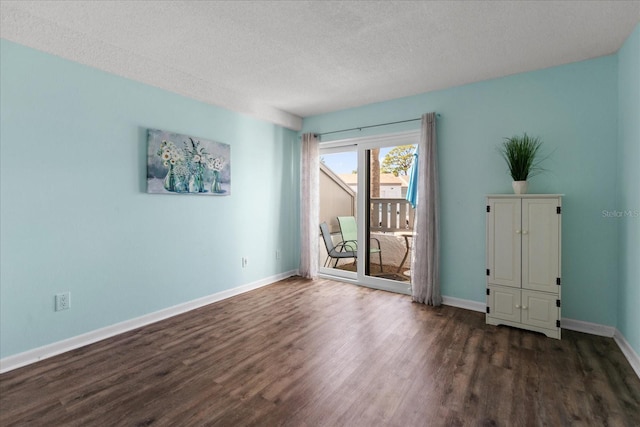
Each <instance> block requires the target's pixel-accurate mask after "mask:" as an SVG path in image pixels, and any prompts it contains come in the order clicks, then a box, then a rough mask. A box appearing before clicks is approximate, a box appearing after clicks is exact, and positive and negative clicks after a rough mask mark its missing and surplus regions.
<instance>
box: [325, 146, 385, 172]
mask: <svg viewBox="0 0 640 427" xmlns="http://www.w3.org/2000/svg"><path fill="white" fill-rule="evenodd" d="M392 148H394V147H383V148H380V162H381V163H382V159H384V156H386V155H387V153H388V152H389V151H391V149H392ZM320 159H322V160H323V161H324V164H325V165H327V166H328V167H329V169H331V170H332V171H333V172H335V173H338V174H340V173H351V172H353V171H354V170H356V169H358V152H357V151H349V152H345V153H332V154H320Z"/></svg>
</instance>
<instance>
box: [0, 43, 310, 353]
mask: <svg viewBox="0 0 640 427" xmlns="http://www.w3.org/2000/svg"><path fill="white" fill-rule="evenodd" d="M0 48H1V51H0V53H1V54H0V57H1V58H2V60H1V61H0V64H1V69H0V74H1V81H0V87H1V91H0V108H1V113H2V114H1V122H0V128H1V133H0V141H1V146H0V154H1V190H2V191H1V201H0V206H1V211H0V213H1V215H0V219H1V222H0V224H1V236H2V239H1V252H0V254H1V258H0V271H1V276H0V296H1V298H0V324H1V326H0V357H6V356H9V355H13V354H16V353H19V352H23V351H25V350H29V349H33V348H36V347H39V346H42V345H45V344H49V343H53V342H56V341H59V340H62V339H65V338H69V337H73V336H76V335H78V334H81V333H84V332H88V331H91V330H95V329H97V328H101V327H104V326H107V325H111V324H114V323H117V322H121V321H124V320H128V319H132V318H135V317H137V316H141V315H144V314H148V313H151V312H154V311H157V310H160V309H164V308H167V307H170V306H173V305H176V304H180V303H183V302H186V301H190V300H193V299H196V298H199V297H203V296H206V295H210V294H213V293H216V292H219V291H222V290H225V289H229V288H233V287H237V286H239V285H243V284H247V283H251V282H255V281H257V280H261V279H264V278H267V277H271V276H273V275H276V274H278V273H282V272H286V271H290V270H294V269H297V267H298V249H297V248H298V232H297V229H298V227H297V225H296V224H297V210H298V209H297V203H298V184H297V183H298V182H299V178H298V166H297V162H298V142H297V135H296V133H295V132H292V131H289V130H285V129H283V128H280V127H278V126H275V125H272V124H268V123H265V122H261V121H258V120H254V119H252V118H249V117H246V116H243V115H240V114H236V113H232V112H229V111H227V110H224V109H222V108H217V107H213V106H210V105H206V104H203V103H200V102H197V101H193V100H190V99H187V98H184V97H181V96H178V95H175V94H172V93H169V92H165V91H162V90H159V89H156V88H153V87H150V86H146V85H143V84H140V83H136V82H133V81H130V80H127V79H123V78H120V77H117V76H113V75H110V74H107V73H103V72H101V71H97V70H95V69H91V68H88V67H85V66H82V65H79V64H76V63H72V62H69V61H66V60H62V59H59V58H57V57H53V56H51V55H47V54H43V53H40V52H37V51H34V50H32V49H29V48H25V47H23V46H20V45H17V44H14V43H10V42H7V41H5V40H2V42H1V45H0ZM147 128H159V129H166V130H170V131H174V132H178V133H184V134H189V135H193V136H197V137H201V138H204V139H211V140H215V141H220V142H224V143H227V144H230V145H231V157H232V165H231V171H232V172H231V173H232V195H231V196H228V197H219V198H215V197H198V196H179V195H149V194H146V193H145V191H146V181H145V174H146V129H147ZM276 249H279V250H281V251H282V259H281V260H280V261H276V259H275V251H276ZM242 256H247V257H248V258H249V265H248V267H247V268H245V269H243V268H242V267H241V257H242ZM63 291H71V309H70V310H68V311H62V312H54V309H53V308H54V294H56V293H59V292H63Z"/></svg>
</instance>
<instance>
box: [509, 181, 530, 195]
mask: <svg viewBox="0 0 640 427" xmlns="http://www.w3.org/2000/svg"><path fill="white" fill-rule="evenodd" d="M511 186H512V187H513V192H514V193H516V194H527V181H513V182H512V183H511Z"/></svg>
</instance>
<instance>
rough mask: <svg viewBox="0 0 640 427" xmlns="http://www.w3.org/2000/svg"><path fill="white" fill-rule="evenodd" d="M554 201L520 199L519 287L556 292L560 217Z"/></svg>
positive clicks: (555, 199)
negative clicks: (520, 265)
mask: <svg viewBox="0 0 640 427" xmlns="http://www.w3.org/2000/svg"><path fill="white" fill-rule="evenodd" d="M558 206H560V202H559V200H558V199H557V198H549V199H523V200H522V288H523V289H533V290H537V291H543V292H554V293H557V292H558V285H557V284H556V280H557V279H558V278H559V277H560V214H558V213H557V210H556V209H557V207H558Z"/></svg>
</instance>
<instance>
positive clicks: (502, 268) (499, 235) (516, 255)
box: [487, 198, 522, 288]
mask: <svg viewBox="0 0 640 427" xmlns="http://www.w3.org/2000/svg"><path fill="white" fill-rule="evenodd" d="M488 204H489V212H488V213H487V269H488V270H489V277H488V278H487V281H488V283H492V284H496V285H503V286H512V287H515V288H519V287H520V283H521V282H520V281H521V278H520V256H521V255H520V251H521V249H520V230H521V227H520V225H521V209H522V208H521V203H520V199H517V198H516V199H491V198H490V199H488Z"/></svg>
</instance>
